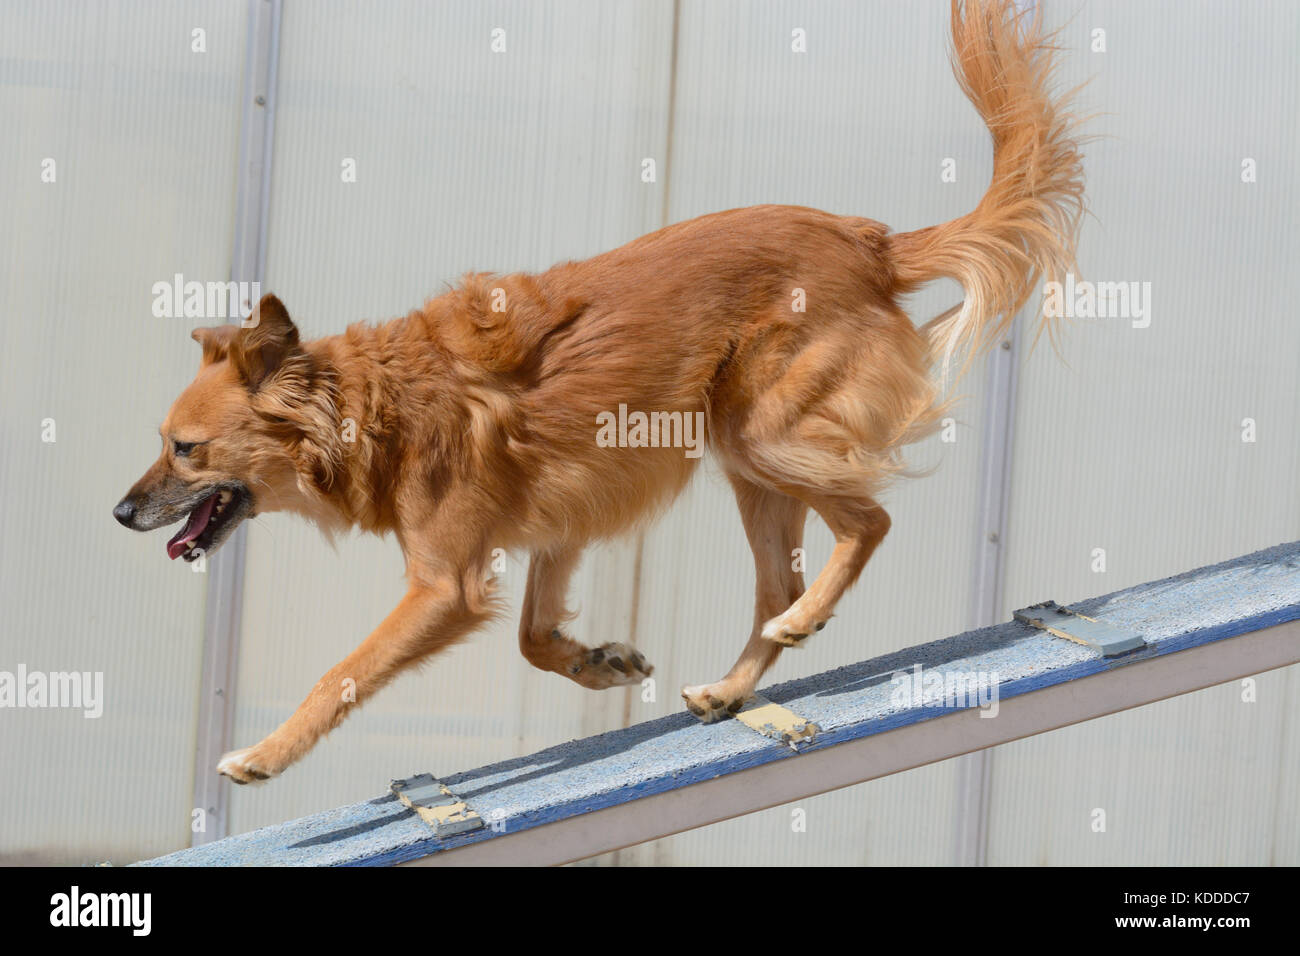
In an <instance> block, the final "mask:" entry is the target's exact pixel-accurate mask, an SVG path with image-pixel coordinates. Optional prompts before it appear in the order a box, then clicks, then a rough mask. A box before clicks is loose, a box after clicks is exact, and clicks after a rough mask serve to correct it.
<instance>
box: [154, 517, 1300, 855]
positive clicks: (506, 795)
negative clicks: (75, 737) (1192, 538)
mask: <svg viewBox="0 0 1300 956" xmlns="http://www.w3.org/2000/svg"><path fill="white" fill-rule="evenodd" d="M1052 596H1053V595H1044V597H1052ZM1070 606H1071V607H1073V608H1075V609H1076V610H1078V611H1079V612H1080V613H1083V614H1086V615H1088V616H1089V617H1095V618H1099V619H1101V620H1103V621H1107V622H1111V623H1114V624H1116V625H1119V626H1122V627H1125V628H1128V629H1130V630H1133V631H1136V632H1137V633H1139V634H1141V635H1142V636H1143V638H1144V639H1145V640H1146V642H1147V646H1146V647H1145V648H1143V649H1141V650H1138V651H1135V652H1134V653H1132V654H1129V655H1126V656H1123V657H1117V658H1109V659H1103V658H1102V657H1101V656H1100V655H1099V654H1098V653H1097V652H1096V651H1093V650H1091V649H1089V648H1086V647H1083V646H1081V645H1078V644H1074V643H1071V642H1070V641H1066V640H1062V639H1060V638H1057V637H1053V636H1051V635H1049V634H1047V633H1045V632H1044V631H1041V630H1038V629H1037V628H1034V627H1032V626H1030V625H1028V624H1020V623H1014V622H1013V623H1006V624H999V625H995V626H993V627H986V628H982V629H980V630H977V631H968V632H967V633H965V634H960V635H957V636H956V637H950V638H946V639H944V640H940V641H934V642H932V643H930V644H924V645H921V646H920V647H911V648H907V649H905V650H902V651H898V652H896V653H894V654H888V655H886V656H884V657H878V658H875V659H873V660H869V661H864V662H862V663H860V664H853V665H850V666H847V667H841V668H838V669H836V670H833V671H827V672H825V673H822V674H817V675H814V676H812V677H807V678H803V679H801V680H796V681H790V682H788V683H785V684H778V685H775V686H773V687H769V688H766V689H764V690H763V691H762V693H763V695H764V696H765V697H767V698H768V700H771V701H773V702H775V703H778V704H781V705H783V706H785V707H787V708H789V709H790V710H792V711H794V712H795V713H797V714H799V715H800V716H801V717H804V718H807V719H808V720H810V721H813V722H815V723H816V724H817V725H818V726H819V727H820V728H821V729H820V732H819V733H818V734H817V737H816V739H815V740H814V741H813V742H812V743H809V744H802V745H800V748H799V749H800V753H806V752H808V751H810V750H821V749H824V748H827V747H833V746H835V745H836V744H837V743H843V742H845V741H848V740H855V739H859V738H862V737H866V736H870V735H871V734H877V733H880V732H882V731H886V730H891V729H893V728H896V727H901V726H904V725H907V724H911V723H916V722H918V721H922V720H926V719H928V718H931V717H936V716H940V715H943V714H945V713H950V712H951V709H952V708H951V706H946V705H945V704H944V703H943V702H942V701H940V700H938V699H937V697H939V696H941V695H942V691H940V692H938V694H928V693H927V694H925V695H923V696H922V697H921V698H920V703H919V704H918V702H917V699H916V698H909V695H908V694H907V693H902V694H900V682H899V681H896V680H894V677H895V675H899V674H913V673H915V671H914V668H915V667H916V666H917V665H919V666H920V668H921V673H925V672H926V671H930V670H933V671H935V672H937V673H940V674H944V675H952V674H962V675H983V677H984V678H985V679H987V680H988V681H990V682H992V683H994V684H996V686H997V695H998V698H999V699H1000V700H1006V699H1008V698H1011V697H1014V696H1016V695H1018V694H1023V693H1027V692H1029V691H1033V690H1038V689H1040V688H1043V687H1048V686H1051V685H1053V684H1059V683H1062V682H1064V681H1069V680H1075V679H1078V678H1080V677H1086V676H1089V675H1092V674H1097V673H1100V672H1103V671H1107V670H1111V669H1113V668H1117V667H1124V666H1126V665H1127V664H1130V663H1132V662H1134V661H1136V660H1143V659H1146V658H1150V657H1154V656H1158V655H1163V654H1170V653H1174V652H1176V651H1181V650H1185V649H1187V648H1190V647H1196V646H1198V645H1201V644H1207V643H1210V642H1213V641H1218V640H1224V639H1227V638H1230V637H1235V636H1237V635H1239V634H1245V633H1248V632H1251V631H1257V630H1261V629H1263V628H1266V627H1271V626H1273V625H1275V624H1282V623H1285V622H1288V621H1294V620H1297V619H1300V542H1294V543H1291V544H1284V545H1278V546H1277V547H1274V548H1269V549H1267V550H1265V551H1259V552H1256V553H1255V554H1249V555H1245V556H1243V557H1240V558H1236V559H1234V560H1232V561H1228V562H1225V563H1224V564H1219V565H1214V566H1212V567H1208V568H1200V569H1198V570H1195V571H1189V572H1187V573H1186V574H1181V575H1178V576H1177V577H1173V578H1167V579H1165V580H1163V581H1155V582H1151V583H1148V584H1142V585H1138V586H1137V587H1134V588H1129V589H1127V590H1125V591H1117V592H1115V593H1114V594H1108V595H1105V596H1103V597H1098V598H1093V599H1091V600H1087V601H1078V602H1074V603H1072V604H1071V605H1070ZM962 703H963V704H964V703H965V701H963V702H962ZM799 759H801V758H800V755H799V754H796V753H794V752H793V751H792V750H791V748H790V747H789V746H788V745H787V744H785V743H781V742H778V741H774V740H772V739H769V738H767V737H763V736H760V735H759V734H757V733H755V732H754V731H753V730H751V729H749V728H747V727H745V726H744V725H743V724H741V723H739V722H738V721H735V720H725V721H722V722H720V723H716V724H707V725H706V724H700V723H698V722H697V721H696V720H695V719H694V718H693V717H690V716H689V715H688V714H685V713H682V714H680V715H675V716H672V717H665V718H662V719H660V720H653V721H649V722H647V723H644V724H638V725H637V726H635V727H629V728H626V729H624V730H616V731H612V732H610V733H606V734H601V735H599V736H597V737H588V738H585V739H583V740H575V741H571V742H569V743H566V744H561V745H559V746H557V747H551V748H550V749H548V750H543V751H540V752H538V753H535V754H531V755H529V756H527V757H518V758H515V759H513V760H506V761H503V762H501V763H497V764H492V765H491V766H487V767H481V768H479V769H477V770H467V771H464V772H462V773H457V774H449V775H445V776H440V777H439V779H440V780H441V781H442V782H443V783H445V784H446V785H447V786H448V787H450V788H451V789H452V791H454V792H455V794H456V795H457V796H458V797H459V798H461V799H463V800H464V801H466V803H467V804H468V805H469V808H470V809H472V810H474V811H476V812H477V813H478V814H479V815H480V816H481V817H483V819H484V820H485V821H487V826H485V827H483V828H482V829H479V830H476V831H474V832H471V833H463V834H459V835H456V836H452V837H449V838H446V839H442V840H439V839H438V838H436V837H434V836H433V834H432V831H431V830H430V828H429V827H428V825H427V824H425V823H424V822H423V821H422V820H421V819H420V818H419V817H418V816H416V814H415V813H413V812H412V811H410V810H408V809H407V808H406V807H404V806H403V805H402V804H401V803H399V802H398V801H397V799H396V798H395V797H393V796H392V795H391V794H387V795H385V796H382V797H378V798H376V799H374V800H371V801H368V802H366V803H358V804H354V805H352V806H347V807H339V808H337V809H334V810H328V811H325V812H324V813H317V814H314V815H312V816H309V817H304V818H302V819H301V820H293V821H291V822H288V823H282V824H279V825H277V826H272V827H265V828H263V829H261V830H254V831H253V832H251V833H245V834H242V835H240V836H234V837H229V838H227V839H225V840H221V841H219V842H216V843H212V844H209V845H207V846H203V847H199V848H196V849H193V850H182V851H180V852H178V853H172V854H170V855H168V856H162V857H158V858H157V859H154V860H148V861H145V863H144V864H143V865H150V866H246V865H277V866H338V865H383V864H391V863H399V862H402V861H405V860H412V859H417V858H419V857H422V856H427V855H429V854H431V853H436V852H438V851H440V850H443V849H451V848H454V847H458V846H464V845H466V844H469V843H476V842H479V841H481V840H490V839H493V838H494V837H496V836H497V835H498V834H499V833H503V832H504V833H514V832H518V831H520V830H524V829H528V828H530V827H535V826H539V825H541V824H544V823H550V822H553V821H556V820H561V819H564V818H567V817H571V816H574V815H576V814H581V813H584V812H587V811H591V810H598V809H602V808H604V807H610V806H614V805H617V804H621V803H626V802H628V801H631V800H635V799H637V798H638V797H643V796H649V795H651V794H655V793H660V792H663V791H665V790H672V789H676V788H679V787H684V786H687V785H689V784H692V783H698V782H700V781H703V780H709V779H712V778H714V777H717V776H720V775H722V774H726V773H732V772H735V771H738V770H743V769H746V768H748V767H754V766H758V765H760V764H766V763H770V762H772V761H777V760H799ZM426 769H432V768H426V767H424V766H420V765H419V760H418V759H414V758H413V760H412V765H411V766H408V767H395V768H394V772H395V774H398V775H400V774H411V773H416V772H419V771H422V770H426ZM386 783H387V781H376V790H379V789H381V788H382V787H383V786H384V785H385V784H386Z"/></svg>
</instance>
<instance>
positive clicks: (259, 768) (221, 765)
mask: <svg viewBox="0 0 1300 956" xmlns="http://www.w3.org/2000/svg"><path fill="white" fill-rule="evenodd" d="M257 750H258V748H257V747H245V748H244V749H243V750H232V751H231V752H230V753H228V754H226V755H225V756H224V757H222V758H221V760H220V761H219V762H218V763H217V773H219V774H221V775H222V776H223V777H229V778H230V779H231V780H233V781H234V782H235V783H240V784H243V783H260V782H262V781H263V780H270V779H271V778H272V777H274V776H278V775H279V773H280V770H279V768H276V767H274V766H272V765H271V762H270V761H269V760H267V759H266V758H265V757H261V756H259V755H258V752H257Z"/></svg>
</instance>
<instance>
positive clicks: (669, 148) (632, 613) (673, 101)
mask: <svg viewBox="0 0 1300 956" xmlns="http://www.w3.org/2000/svg"><path fill="white" fill-rule="evenodd" d="M681 14H682V3H681V0H673V26H672V38H671V43H670V48H669V56H668V125H667V129H666V130H665V132H664V179H663V183H664V185H663V200H662V202H661V204H660V207H659V228H660V229H662V228H663V227H664V226H666V225H668V210H669V199H670V196H671V187H672V170H673V127H674V126H675V125H676V113H677V46H678V34H679V32H680V28H681ZM644 556H645V531H644V530H641V531H638V532H637V535H636V556H635V557H634V558H633V561H632V598H631V601H630V602H629V613H628V617H629V620H628V644H630V645H631V646H632V647H636V638H637V629H638V628H639V627H640V618H641V568H642V559H643V558H644ZM636 692H637V687H628V688H627V689H626V691H625V692H624V694H623V726H624V727H630V726H631V725H632V695H633V694H635V693H636ZM621 855H622V851H621V850H616V851H614V858H613V859H614V865H615V866H617V865H618V864H619V862H620V857H621Z"/></svg>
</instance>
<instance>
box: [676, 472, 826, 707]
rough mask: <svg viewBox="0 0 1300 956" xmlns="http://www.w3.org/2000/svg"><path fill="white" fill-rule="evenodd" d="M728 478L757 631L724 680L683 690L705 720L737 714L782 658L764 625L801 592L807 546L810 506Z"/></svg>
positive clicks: (733, 477)
mask: <svg viewBox="0 0 1300 956" xmlns="http://www.w3.org/2000/svg"><path fill="white" fill-rule="evenodd" d="M728 477H729V478H730V479H731V485H732V488H733V489H734V490H735V492H736V503H737V504H738V505H739V506H740V516H741V518H742V520H743V521H744V523H745V534H746V536H747V537H748V538H749V546H750V548H751V549H752V550H753V552H754V568H755V584H754V630H753V632H752V633H751V634H750V638H749V643H747V644H746V645H745V650H744V651H743V652H742V653H741V655H740V659H739V660H737V661H736V663H735V664H734V665H733V666H732V668H731V670H730V671H728V672H727V676H726V677H724V678H722V680H720V681H717V682H715V683H712V684H705V685H702V686H694V687H683V688H682V699H683V700H685V701H686V708H687V709H688V710H689V711H690V712H691V713H692V714H694V715H695V716H696V717H699V718H700V719H701V720H704V721H712V720H716V719H718V718H719V717H723V716H725V715H726V714H728V713H734V712H735V711H737V710H739V709H740V707H741V706H742V705H743V704H744V702H745V701H746V700H747V699H748V698H749V697H751V696H753V693H754V688H755V687H756V686H758V680H759V678H760V677H762V676H763V672H764V671H766V670H767V669H768V668H769V667H771V666H772V663H773V662H774V661H775V660H776V659H777V657H779V656H780V654H781V645H780V644H778V643H774V642H773V641H770V640H765V639H764V638H763V636H762V628H763V624H764V622H766V621H767V620H769V619H770V618H772V617H774V616H775V615H778V614H780V613H781V612H782V611H784V610H785V609H786V608H788V607H790V605H791V604H792V603H795V602H796V601H797V600H798V598H799V596H800V595H801V594H802V593H803V574H802V573H801V572H799V571H797V570H795V567H796V563H795V562H796V555H795V551H796V549H798V548H800V547H801V545H802V542H803V526H804V519H805V517H806V516H807V514H808V507H807V505H805V504H804V503H803V502H801V501H798V500H796V499H794V498H791V497H789V496H788V495H784V494H781V493H780V492H779V491H772V490H770V489H768V488H764V487H762V486H760V485H756V484H754V483H753V482H751V481H748V480H746V479H744V478H742V477H740V476H738V475H734V474H733V475H729V476H728Z"/></svg>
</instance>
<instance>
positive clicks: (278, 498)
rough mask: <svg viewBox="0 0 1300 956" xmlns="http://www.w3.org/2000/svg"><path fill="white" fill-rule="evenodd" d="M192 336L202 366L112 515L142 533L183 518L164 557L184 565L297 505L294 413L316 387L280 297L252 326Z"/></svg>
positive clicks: (271, 299)
mask: <svg viewBox="0 0 1300 956" xmlns="http://www.w3.org/2000/svg"><path fill="white" fill-rule="evenodd" d="M193 337H194V339H195V340H196V341H197V342H198V343H199V344H200V345H202V346H203V358H202V361H201V364H200V367H199V373H198V375H197V376H196V377H195V379H194V381H193V382H191V383H190V385H189V386H188V387H187V388H186V389H185V390H184V391H183V392H181V394H180V397H179V398H177V399H176V402H175V404H173V405H172V407H171V409H170V411H168V413H167V417H166V419H165V420H164V421H163V423H162V428H161V429H159V431H160V432H161V434H162V441H163V448H162V454H161V455H159V456H158V460H157V461H155V462H154V463H153V465H152V466H151V467H150V468H149V470H148V471H146V472H145V473H144V476H143V477H142V478H141V479H140V480H139V481H137V482H136V483H135V484H134V485H133V486H132V487H131V490H130V491H128V492H127V493H126V496H125V497H124V498H123V499H122V500H121V501H120V502H118V504H117V506H116V507H115V508H114V509H113V517H115V518H116V519H117V520H118V521H119V522H120V523H121V524H123V525H124V526H126V527H128V528H131V529H133V530H135V531H152V530H154V529H155V528H161V527H163V526H165V525H169V524H173V523H175V522H177V521H180V520H181V519H182V518H184V519H185V524H184V525H183V526H182V527H181V530H180V531H178V532H177V533H176V534H175V535H174V536H173V537H172V539H171V540H170V541H168V542H167V554H168V556H170V557H171V558H173V559H175V558H178V557H184V558H185V560H186V561H194V560H195V559H196V558H198V557H199V556H200V555H204V554H211V553H212V552H214V551H215V550H216V549H217V548H219V547H220V546H221V545H222V543H223V542H225V540H226V539H227V538H229V537H230V534H231V532H233V531H234V530H235V528H236V527H238V525H239V523H240V522H241V521H243V520H244V519H245V518H247V517H249V516H250V515H254V514H257V513H259V512H260V511H276V510H280V509H282V508H286V507H293V506H294V504H295V498H297V497H300V496H301V493H300V492H299V491H298V488H297V486H298V469H297V468H296V467H295V462H296V456H295V453H294V449H295V446H296V445H297V444H299V442H297V441H296V438H297V437H298V428H297V427H296V426H295V424H294V422H293V417H294V416H293V409H294V408H295V407H296V406H297V405H298V404H300V402H299V399H300V397H301V392H302V391H303V390H304V387H310V382H308V383H307V384H306V386H304V375H303V371H304V368H306V369H310V362H309V360H308V359H307V356H306V354H305V353H304V352H303V351H302V349H301V347H300V345H299V341H298V330H297V329H296V328H295V327H294V324H293V322H292V320H290V318H289V313H288V312H287V311H286V310H285V308H284V306H283V305H282V304H281V302H280V300H279V299H277V298H276V297H275V296H273V295H267V296H264V297H263V298H262V300H261V302H260V303H258V306H257V309H256V311H255V312H254V313H253V317H252V320H251V321H250V323H249V327H247V328H244V327H241V326H239V325H222V326H216V327H214V328H204V329H195V330H194V332H193ZM308 377H309V376H308Z"/></svg>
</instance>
